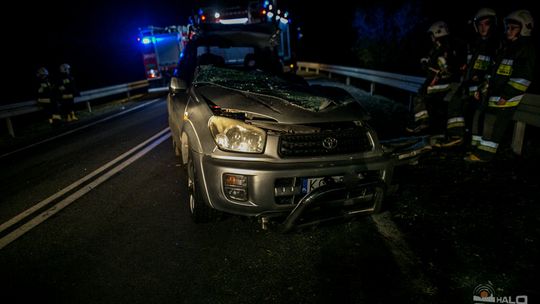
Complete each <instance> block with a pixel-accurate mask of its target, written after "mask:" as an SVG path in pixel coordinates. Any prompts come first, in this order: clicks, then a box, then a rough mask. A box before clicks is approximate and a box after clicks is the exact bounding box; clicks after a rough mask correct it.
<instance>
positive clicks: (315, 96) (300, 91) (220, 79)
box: [194, 65, 354, 111]
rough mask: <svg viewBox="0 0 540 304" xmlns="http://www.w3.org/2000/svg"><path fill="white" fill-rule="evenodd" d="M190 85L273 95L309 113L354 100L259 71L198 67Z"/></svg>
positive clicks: (348, 96)
mask: <svg viewBox="0 0 540 304" xmlns="http://www.w3.org/2000/svg"><path fill="white" fill-rule="evenodd" d="M194 83H195V84H215V85H219V86H224V87H228V88H231V89H236V90H241V91H244V92H250V93H257V94H264V95H271V96H276V97H279V98H282V99H285V100H287V101H289V102H291V103H292V104H294V105H296V106H300V107H302V108H305V109H309V110H312V111H321V110H324V109H326V108H328V107H331V106H336V105H345V104H348V103H350V102H352V101H354V99H353V98H352V96H350V95H348V94H337V95H334V96H327V95H325V94H323V93H322V92H320V91H318V90H317V89H315V88H311V87H309V86H302V85H299V84H295V83H291V82H288V81H286V80H285V79H283V78H280V77H278V76H275V75H272V74H269V73H265V72H263V71H260V70H251V71H245V70H240V69H229V68H220V67H216V66H211V65H203V66H199V70H198V72H197V75H196V77H195V80H194Z"/></svg>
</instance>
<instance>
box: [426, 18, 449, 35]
mask: <svg viewBox="0 0 540 304" xmlns="http://www.w3.org/2000/svg"><path fill="white" fill-rule="evenodd" d="M428 33H431V34H432V35H433V37H435V38H441V37H444V36H446V35H448V34H449V33H450V32H449V31H448V25H446V22H444V21H437V22H435V23H433V24H432V25H431V26H430V27H429V29H428Z"/></svg>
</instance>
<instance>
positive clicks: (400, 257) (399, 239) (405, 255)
mask: <svg viewBox="0 0 540 304" xmlns="http://www.w3.org/2000/svg"><path fill="white" fill-rule="evenodd" d="M371 218H372V219H373V221H374V222H375V226H376V227H377V230H378V231H379V233H380V234H381V236H382V237H383V240H384V242H385V243H386V245H387V246H388V247H389V248H390V251H391V252H392V254H393V255H394V260H395V261H396V263H397V264H398V266H399V268H400V270H401V273H402V274H403V275H404V276H405V277H406V278H408V280H409V282H410V284H411V287H413V288H414V290H415V291H419V292H420V293H422V294H424V295H430V296H432V295H434V294H436V293H437V287H435V286H434V285H433V284H431V282H430V281H429V280H428V278H427V276H426V275H425V274H424V273H423V272H422V271H421V270H420V268H419V267H418V264H419V260H418V259H417V257H416V256H415V255H414V253H413V252H412V250H411V249H410V248H409V245H408V244H407V242H406V241H405V239H404V237H403V235H402V234H401V231H399V229H398V228H397V226H396V224H395V223H394V221H392V219H391V218H390V213H389V212H383V213H380V214H374V215H372V216H371Z"/></svg>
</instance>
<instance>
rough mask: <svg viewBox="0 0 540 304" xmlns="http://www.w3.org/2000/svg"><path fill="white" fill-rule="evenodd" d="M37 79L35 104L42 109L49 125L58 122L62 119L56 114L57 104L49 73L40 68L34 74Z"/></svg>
mask: <svg viewBox="0 0 540 304" xmlns="http://www.w3.org/2000/svg"><path fill="white" fill-rule="evenodd" d="M36 77H37V78H38V88H37V102H38V104H40V105H41V106H42V107H43V110H44V111H45V113H46V115H47V117H48V118H47V120H48V121H49V123H50V124H53V123H55V122H56V121H60V120H61V119H62V118H61V116H60V115H59V114H58V102H57V100H56V98H55V94H54V90H53V85H52V83H51V80H50V78H49V71H48V70H47V69H46V68H45V67H41V68H39V69H38V70H37V72H36Z"/></svg>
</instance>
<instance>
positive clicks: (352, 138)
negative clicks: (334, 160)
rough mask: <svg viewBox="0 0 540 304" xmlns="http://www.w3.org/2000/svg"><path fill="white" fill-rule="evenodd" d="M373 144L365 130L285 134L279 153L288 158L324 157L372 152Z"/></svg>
mask: <svg viewBox="0 0 540 304" xmlns="http://www.w3.org/2000/svg"><path fill="white" fill-rule="evenodd" d="M371 149H372V144H371V141H370V140H369V138H368V135H367V131H366V130H365V129H364V128H350V129H343V130H325V131H321V132H319V133H310V134H284V135H281V136H280V138H279V150H278V153H279V155H280V156H281V157H288V156H324V155H335V154H349V153H359V152H366V151H371Z"/></svg>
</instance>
